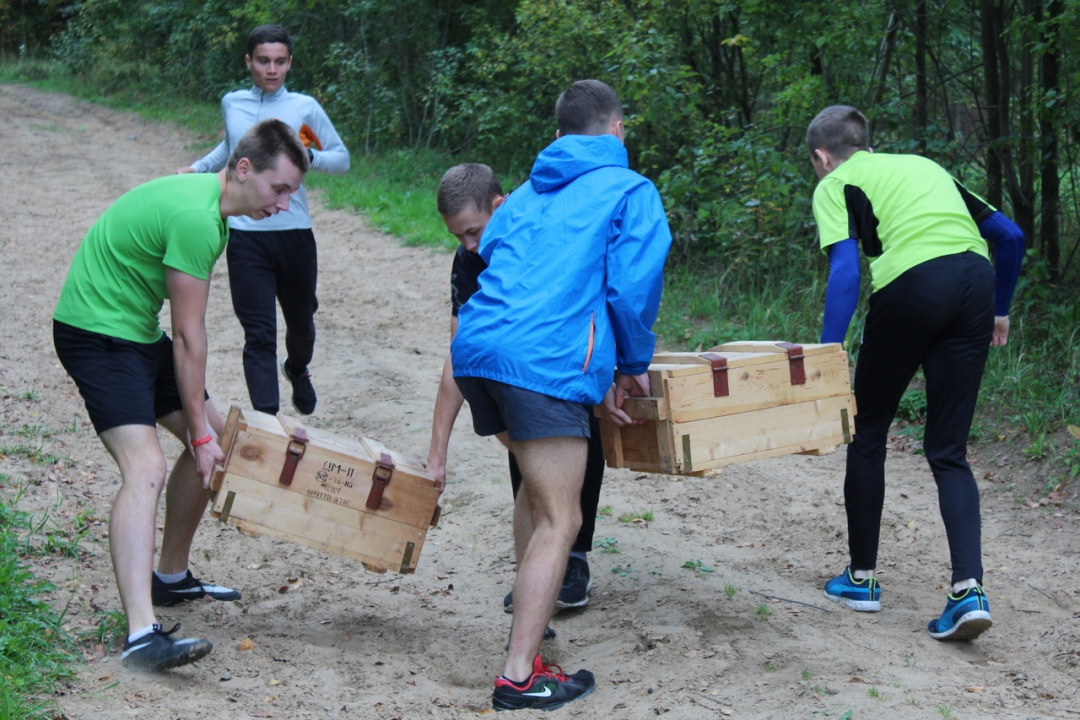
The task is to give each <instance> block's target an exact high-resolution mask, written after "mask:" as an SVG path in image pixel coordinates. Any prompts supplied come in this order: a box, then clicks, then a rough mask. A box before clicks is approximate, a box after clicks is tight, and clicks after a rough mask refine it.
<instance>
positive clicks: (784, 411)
mask: <svg viewBox="0 0 1080 720" xmlns="http://www.w3.org/2000/svg"><path fill="white" fill-rule="evenodd" d="M852 409H853V408H852V403H851V396H842V397H834V398H825V399H823V400H815V401H812V402H805V403H796V404H794V405H785V406H782V407H774V408H765V409H762V410H756V411H753V412H749V413H742V414H739V415H727V416H722V417H717V418H707V419H704V420H698V421H695V422H689V423H680V424H676V425H673V428H674V433H675V442H674V443H673V446H674V451H675V465H676V467H677V468H679V470H680V471H681V470H685V469H686V465H687V464H689V465H690V466H691V471H692V472H701V471H703V470H708V469H710V468H715V467H721V466H723V465H728V464H731V463H734V462H749V461H751V460H759V459H763V458H767V457H775V456H777V455H787V454H792V453H797V452H805V451H807V450H815V449H818V448H823V447H828V446H829V445H833V446H835V445H840V444H842V443H843V442H844V432H843V424H842V420H841V410H846V411H847V412H848V416H849V418H850V417H851V412H852ZM687 437H688V438H689V442H688V446H689V449H690V455H691V457H690V459H689V463H688V461H687V458H686V457H685V450H684V447H685V446H686V444H687V443H686V441H684V439H683V438H687Z"/></svg>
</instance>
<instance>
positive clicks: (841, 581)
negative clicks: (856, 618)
mask: <svg viewBox="0 0 1080 720" xmlns="http://www.w3.org/2000/svg"><path fill="white" fill-rule="evenodd" d="M825 597H827V598H829V599H830V600H832V601H833V602H838V603H840V604H841V605H847V606H848V607H849V608H851V609H852V610H857V611H859V612H881V585H879V584H878V581H877V578H866V579H865V580H856V579H855V576H854V575H852V574H851V566H850V565H849V566H848V567H846V568H845V569H844V572H842V573H841V574H839V575H837V576H836V577H834V578H833V579H832V580H830V581H829V582H827V583H825Z"/></svg>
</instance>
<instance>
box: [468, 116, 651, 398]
mask: <svg viewBox="0 0 1080 720" xmlns="http://www.w3.org/2000/svg"><path fill="white" fill-rule="evenodd" d="M670 246H671V232H670V230H669V229H668V224H667V218H666V216H665V215H664V207H663V205H662V203H661V202H660V194H659V193H658V192H657V191H656V188H655V187H654V186H653V184H652V183H651V182H649V181H648V180H647V179H646V178H644V177H642V176H641V175H639V174H637V173H635V172H633V171H631V170H630V169H629V168H628V163H627V155H626V149H625V148H624V147H623V145H622V143H621V142H620V141H619V139H618V138H617V137H615V136H614V135H601V136H598V137H597V136H588V135H567V136H565V137H562V138H559V139H558V140H556V141H555V142H554V143H552V144H551V145H549V146H548V147H547V148H545V149H544V151H543V152H541V153H540V155H539V157H537V159H536V163H535V164H534V165H533V168H532V173H531V174H530V176H529V182H528V183H525V184H524V185H523V186H522V187H520V188H518V189H517V190H515V191H514V192H513V193H511V195H510V196H509V197H508V198H507V200H506V202H505V203H503V205H502V206H501V207H499V209H498V210H497V211H496V212H495V214H494V215H492V217H491V220H490V222H488V225H487V228H486V229H485V230H484V235H483V237H482V238H481V239H480V248H479V252H480V256H481V257H482V258H483V259H484V261H485V262H486V263H487V264H488V269H487V270H485V271H484V272H483V273H482V274H481V275H480V290H479V291H477V292H476V294H474V295H473V296H472V297H471V298H470V299H469V302H467V303H466V304H465V305H464V306H463V307H462V308H461V311H460V313H459V315H458V323H459V325H458V332H457V336H456V337H455V338H454V342H453V344H452V346H451V356H452V358H453V364H454V376H455V377H484V378H489V379H492V380H497V381H499V382H504V383H506V384H508V385H514V386H516V387H521V388H525V389H527V390H532V391H534V392H538V393H542V394H544V395H550V396H552V397H556V398H560V399H563V400H569V401H571V402H578V403H584V404H589V405H595V404H598V403H599V402H600V401H601V400H603V397H604V394H605V393H606V392H607V390H608V388H609V387H610V386H611V382H612V380H613V378H614V371H615V368H616V367H618V369H619V371H620V372H622V373H624V374H628V375H640V374H642V373H644V372H645V371H646V370H648V368H649V362H650V361H651V360H652V355H653V350H654V348H655V345H656V335H654V334H653V332H652V324H653V322H654V321H655V320H656V314H657V312H658V310H659V307H660V293H661V290H662V287H663V271H664V262H665V260H666V259H667V254H668V249H669V248H670Z"/></svg>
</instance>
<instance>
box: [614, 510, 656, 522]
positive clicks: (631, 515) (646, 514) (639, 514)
mask: <svg viewBox="0 0 1080 720" xmlns="http://www.w3.org/2000/svg"><path fill="white" fill-rule="evenodd" d="M653 517H654V515H653V511H652V510H639V511H634V512H628V513H625V514H623V515H620V516H619V522H621V523H630V522H634V521H635V520H644V521H645V522H652V519H653Z"/></svg>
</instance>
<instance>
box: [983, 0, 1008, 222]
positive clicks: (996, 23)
mask: <svg viewBox="0 0 1080 720" xmlns="http://www.w3.org/2000/svg"><path fill="white" fill-rule="evenodd" d="M979 11H980V14H981V15H982V51H983V75H984V80H985V84H986V139H987V151H986V201H987V202H989V203H990V204H991V205H993V206H994V207H996V208H999V209H1000V208H1001V201H1002V183H1001V180H1002V165H1003V163H1002V162H1001V150H1002V138H1003V137H1004V136H1005V132H1004V131H1005V127H1004V123H1003V122H1002V107H1001V95H1002V93H1001V75H1000V74H999V72H998V68H999V65H998V63H999V62H1000V60H999V58H998V35H999V34H1000V33H1001V27H1002V23H1001V11H1000V9H999V8H998V6H997V4H996V2H995V0H981V1H980V3H979ZM1006 62H1007V59H1006Z"/></svg>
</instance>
